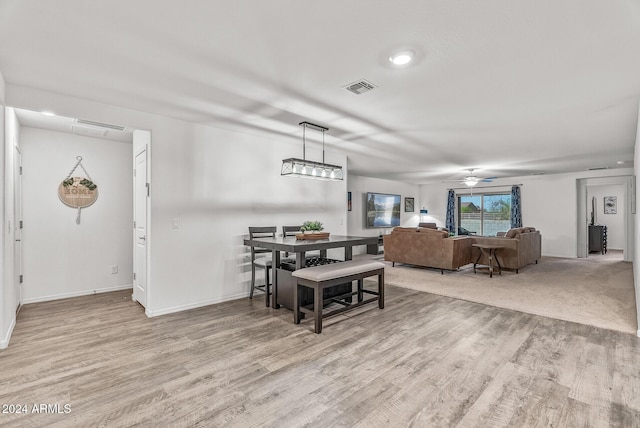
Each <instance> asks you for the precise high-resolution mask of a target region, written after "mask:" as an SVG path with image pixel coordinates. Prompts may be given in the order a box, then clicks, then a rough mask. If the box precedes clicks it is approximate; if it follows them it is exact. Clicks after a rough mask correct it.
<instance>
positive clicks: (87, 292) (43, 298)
mask: <svg viewBox="0 0 640 428" xmlns="http://www.w3.org/2000/svg"><path fill="white" fill-rule="evenodd" d="M127 289H133V284H127V285H117V286H115V287H105V288H97V289H95V290H82V291H74V292H72V293H62V294H52V295H49V296H40V297H31V298H29V299H24V300H23V301H22V304H25V305H26V304H28V303H38V302H49V301H51V300H60V299H68V298H70V297H79V296H90V295H91V294H99V293H109V292H111V291H120V290H127Z"/></svg>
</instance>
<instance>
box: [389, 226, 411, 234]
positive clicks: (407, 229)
mask: <svg viewBox="0 0 640 428" xmlns="http://www.w3.org/2000/svg"><path fill="white" fill-rule="evenodd" d="M415 231H416V228H415V227H400V226H396V227H394V228H393V231H392V233H404V232H414V233H415Z"/></svg>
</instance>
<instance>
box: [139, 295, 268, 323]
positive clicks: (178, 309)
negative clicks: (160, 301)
mask: <svg viewBox="0 0 640 428" xmlns="http://www.w3.org/2000/svg"><path fill="white" fill-rule="evenodd" d="M244 297H249V292H243V293H238V294H234V295H232V296H227V297H222V298H220V297H219V298H216V299H211V300H203V301H201V302H195V303H188V304H186V305H180V306H173V307H170V308H164V309H158V310H153V311H151V310H149V309H146V310H145V311H144V313H145V315H147V316H148V317H149V318H153V317H158V316H160V315H167V314H173V313H176V312H182V311H188V310H189V309H196V308H201V307H203V306H209V305H215V304H216V303H223V302H228V301H229V300H237V299H242V298H244ZM263 297H264V296H263Z"/></svg>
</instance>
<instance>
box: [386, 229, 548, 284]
mask: <svg viewBox="0 0 640 428" xmlns="http://www.w3.org/2000/svg"><path fill="white" fill-rule="evenodd" d="M501 235H502V236H498V237H490V236H474V235H469V236H452V237H449V233H448V232H447V231H446V230H445V231H442V230H437V229H434V228H432V226H431V225H429V226H427V227H424V228H423V227H418V228H414V227H396V228H394V229H393V230H392V231H391V233H390V234H388V235H385V236H384V259H385V260H387V261H390V262H393V264H394V265H395V262H398V263H407V264H412V265H417V266H425V267H432V268H437V269H440V271H441V272H442V273H444V270H445V269H447V270H455V269H458V268H460V267H461V266H464V265H466V264H469V263H474V262H476V260H477V262H478V263H480V264H488V263H489V260H488V257H487V256H486V255H485V254H482V255H481V252H480V250H479V249H478V248H474V247H472V244H489V245H499V246H501V247H504V248H501V249H499V250H498V251H497V257H498V259H499V260H500V265H501V267H503V268H506V269H514V270H515V271H516V273H518V271H519V269H521V268H522V267H524V266H526V265H528V264H532V263H538V260H540V258H541V243H542V238H541V235H540V232H539V231H537V230H536V229H535V228H533V227H521V228H517V229H510V230H509V231H508V232H505V233H504V234H501ZM478 256H480V258H479V259H478Z"/></svg>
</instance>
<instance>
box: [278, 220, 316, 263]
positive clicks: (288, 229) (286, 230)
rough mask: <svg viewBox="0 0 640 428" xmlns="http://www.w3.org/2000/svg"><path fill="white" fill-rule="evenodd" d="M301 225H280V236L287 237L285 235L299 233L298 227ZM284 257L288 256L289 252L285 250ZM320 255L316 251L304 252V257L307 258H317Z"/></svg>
mask: <svg viewBox="0 0 640 428" xmlns="http://www.w3.org/2000/svg"><path fill="white" fill-rule="evenodd" d="M301 227H302V225H300V226H282V236H284V237H287V236H295V235H296V234H297V233H301V232H300V228H301ZM284 256H285V257H289V253H287V252H285V253H284ZM317 257H320V254H319V253H317V252H313V253H306V254H305V259H307V260H309V259H313V258H317Z"/></svg>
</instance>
